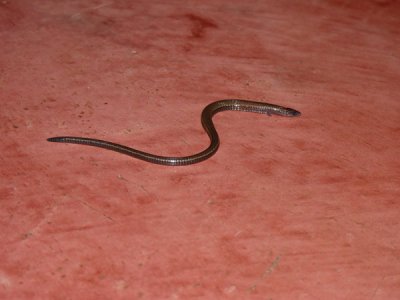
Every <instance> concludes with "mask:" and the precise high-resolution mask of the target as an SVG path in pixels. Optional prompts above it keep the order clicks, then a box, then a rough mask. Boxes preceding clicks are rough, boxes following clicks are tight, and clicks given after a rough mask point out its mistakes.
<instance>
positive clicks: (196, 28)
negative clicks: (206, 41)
mask: <svg viewBox="0 0 400 300" xmlns="http://www.w3.org/2000/svg"><path fill="white" fill-rule="evenodd" d="M185 17H186V18H188V19H189V20H190V21H191V22H192V28H191V33H192V37H193V38H198V39H199V38H203V37H204V36H205V32H206V29H208V28H218V25H217V24H216V23H215V22H213V21H211V20H209V19H206V18H203V17H200V16H197V15H195V14H186V15H185Z"/></svg>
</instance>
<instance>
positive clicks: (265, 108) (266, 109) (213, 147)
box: [47, 99, 301, 166]
mask: <svg viewBox="0 0 400 300" xmlns="http://www.w3.org/2000/svg"><path fill="white" fill-rule="evenodd" d="M225 110H234V111H246V112H254V113H259V114H266V115H269V116H270V115H278V116H284V117H296V116H300V115H301V113H300V112H299V111H297V110H294V109H292V108H288V107H283V106H279V105H274V104H269V103H263V102H255V101H249V100H240V99H225V100H219V101H216V102H213V103H210V104H209V105H207V106H206V107H205V108H204V110H203V112H202V114H201V124H202V125H203V128H204V130H205V131H206V132H207V134H208V136H209V138H210V145H209V146H208V148H207V149H205V150H203V151H201V152H199V153H196V154H193V155H190V156H182V157H168V156H159V155H154V154H151V153H147V152H143V151H140V150H136V149H133V148H130V147H127V146H123V145H119V144H115V143H111V142H107V141H103V140H97V139H91V138H84V137H73V136H60V137H52V138H48V139H47V140H48V141H49V142H59V143H72V144H82V145H89V146H95V147H100V148H105V149H108V150H112V151H116V152H119V153H122V154H126V155H129V156H132V157H134V158H138V159H141V160H144V161H148V162H151V163H154V164H160V165H168V166H184V165H190V164H195V163H198V162H201V161H203V160H206V159H207V158H209V157H211V156H212V155H214V154H215V153H216V152H217V150H218V147H219V137H218V133H217V131H216V129H215V127H214V123H213V121H212V117H213V116H214V115H215V114H216V113H218V112H221V111H225Z"/></svg>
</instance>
